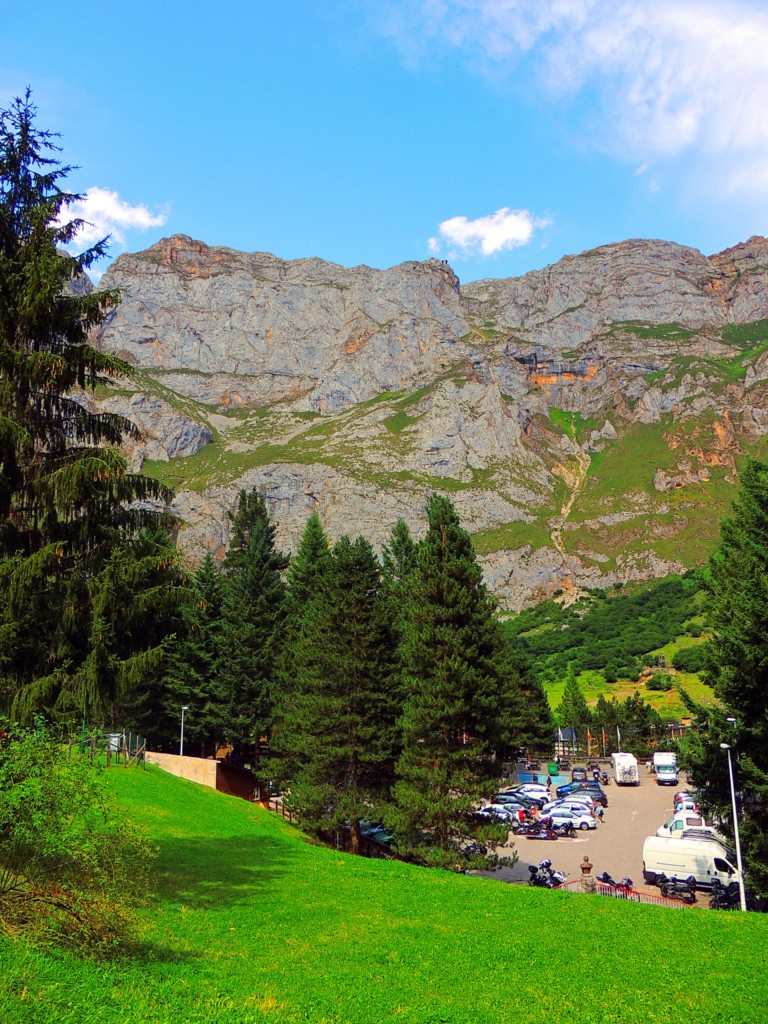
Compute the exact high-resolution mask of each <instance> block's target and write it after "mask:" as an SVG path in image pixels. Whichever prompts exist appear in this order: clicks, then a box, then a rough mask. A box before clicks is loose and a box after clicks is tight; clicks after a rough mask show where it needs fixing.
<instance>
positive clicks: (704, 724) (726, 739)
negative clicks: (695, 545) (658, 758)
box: [681, 459, 768, 895]
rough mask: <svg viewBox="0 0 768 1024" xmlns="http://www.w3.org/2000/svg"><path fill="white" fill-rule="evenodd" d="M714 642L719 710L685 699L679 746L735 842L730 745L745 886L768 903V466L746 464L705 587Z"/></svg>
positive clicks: (711, 669) (711, 667) (711, 655)
mask: <svg viewBox="0 0 768 1024" xmlns="http://www.w3.org/2000/svg"><path fill="white" fill-rule="evenodd" d="M705 586H706V590H707V592H708V619H709V624H710V626H711V628H712V631H713V635H712V639H711V640H710V642H709V644H708V660H709V663H708V668H707V680H708V681H709V682H710V683H711V685H712V686H713V687H714V690H715V694H716V696H717V697H718V700H719V702H720V704H719V706H715V707H711V706H710V707H708V706H706V705H702V704H697V703H696V702H695V701H693V700H691V699H690V698H689V697H687V695H686V703H687V704H688V707H689V710H690V711H691V713H692V714H693V716H694V719H695V724H696V726H697V728H696V730H695V731H694V732H692V733H691V734H689V735H688V737H687V738H686V739H685V741H684V743H683V746H682V752H681V753H682V763H683V764H684V765H685V766H686V767H687V768H688V770H689V771H690V772H691V773H692V774H693V778H694V782H695V785H696V786H697V787H698V788H699V790H700V792H701V794H702V799H703V803H704V807H705V809H706V810H707V811H708V812H709V813H711V814H712V815H713V816H714V817H715V818H716V820H717V821H718V822H720V824H721V827H722V829H723V831H724V832H725V833H726V834H727V835H728V837H729V838H732V837H733V814H732V811H731V794H730V782H729V778H728V763H727V752H726V751H725V750H724V749H723V748H722V747H721V744H723V743H725V744H728V745H729V746H730V748H731V750H730V754H731V758H732V761H733V766H734V772H735V785H736V787H737V789H738V791H739V797H740V799H739V803H738V812H739V815H740V832H741V842H742V850H743V855H744V864H745V871H746V875H747V882H748V884H749V886H750V888H751V889H752V890H753V891H754V892H755V893H757V894H761V895H768V465H766V464H765V463H763V462H760V461H758V460H757V459H748V460H747V462H746V465H745V466H744V469H743V470H742V473H741V479H740V486H739V494H738V499H737V501H736V502H735V503H734V506H733V513H732V514H731V515H730V516H728V517H727V518H726V519H724V520H723V521H722V523H721V526H720V545H719V547H718V549H717V551H716V552H715V553H714V555H713V556H712V557H711V559H710V561H709V571H708V574H707V577H706V579H705Z"/></svg>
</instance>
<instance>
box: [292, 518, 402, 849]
mask: <svg viewBox="0 0 768 1024" xmlns="http://www.w3.org/2000/svg"><path fill="white" fill-rule="evenodd" d="M291 642H292V647H293V654H292V664H293V666H294V668H295V672H296V676H295V679H294V683H293V686H292V688H291V689H290V691H289V692H288V693H287V694H286V695H285V700H284V704H283V715H282V720H281V723H280V730H279V733H278V735H277V737H276V740H277V742H278V743H279V749H280V751H281V753H282V754H283V755H284V758H285V761H286V765H287V766H288V768H289V771H290V787H291V789H290V797H289V802H290V805H291V806H292V807H293V808H295V809H296V811H297V812H298V813H299V815H300V817H301V820H302V821H303V822H304V824H305V825H307V826H308V827H310V828H312V829H314V830H318V831H320V830H323V831H337V830H340V829H343V828H344V827H345V823H346V822H349V823H350V825H351V834H352V850H353V852H357V851H358V850H359V846H360V820H361V819H362V818H369V817H371V816H373V815H376V813H377V811H376V808H377V806H378V805H380V804H381V802H382V801H386V800H387V799H388V797H389V791H390V788H391V784H392V780H393V772H394V762H395V759H396V756H397V751H398V736H399V733H398V729H397V718H398V715H399V713H400V707H401V702H400V694H399V693H398V690H397V685H396V675H395V663H394V646H395V645H394V637H393V632H392V622H391V618H390V605H389V602H388V601H386V600H385V599H384V598H383V596H382V593H381V578H380V569H379V564H378V561H377V559H376V556H375V554H374V552H373V549H372V548H371V546H370V544H369V543H368V541H366V540H364V539H363V538H362V537H359V538H358V539H357V540H356V541H354V543H352V542H350V541H349V539H348V538H346V537H342V538H341V540H339V542H338V543H337V544H336V546H335V547H334V549H333V553H332V557H331V558H330V559H329V560H328V562H327V564H326V565H325V569H324V571H323V573H322V575H321V576H319V577H316V578H315V589H314V593H313V595H312V597H311V599H310V600H309V601H308V603H307V605H306V606H305V613H304V615H303V617H302V619H301V621H300V623H299V624H298V627H297V629H296V631H295V633H294V634H293V636H292V641H291Z"/></svg>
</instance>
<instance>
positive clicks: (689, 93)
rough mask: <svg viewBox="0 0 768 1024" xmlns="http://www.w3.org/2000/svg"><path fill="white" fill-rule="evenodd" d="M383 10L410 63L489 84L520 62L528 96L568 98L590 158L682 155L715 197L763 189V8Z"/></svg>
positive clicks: (684, 2)
mask: <svg viewBox="0 0 768 1024" xmlns="http://www.w3.org/2000/svg"><path fill="white" fill-rule="evenodd" d="M388 10H389V14H390V16H389V20H388V22H387V24H386V26H385V31H387V32H388V33H389V34H390V35H391V36H392V37H393V38H394V39H395V40H396V42H397V43H398V45H399V46H401V48H402V49H403V51H404V52H405V53H406V54H407V57H408V59H409V60H415V59H417V58H418V56H419V54H420V55H421V56H422V57H424V56H425V55H427V54H429V55H434V54H439V53H440V52H444V51H445V50H454V51H459V52H460V53H462V54H463V55H464V57H465V60H466V62H467V64H468V66H469V67H470V68H471V69H472V70H473V71H478V72H480V73H487V74H494V75H498V74H499V73H505V72H512V71H513V70H514V69H515V67H516V66H517V65H519V64H520V63H521V62H525V65H526V67H525V71H526V81H527V86H528V91H529V93H530V90H531V89H538V90H539V93H540V94H541V93H542V92H544V93H545V94H546V93H547V92H548V93H549V94H550V95H552V94H556V95H559V96H560V97H561V98H567V99H569V100H570V101H571V103H572V105H573V114H574V117H575V118H579V117H582V118H583V122H582V124H583V131H584V134H585V135H586V136H587V140H588V142H590V143H591V144H592V145H593V147H595V148H597V149H600V150H603V151H605V152H610V153H612V154H613V155H614V156H618V157H620V158H622V159H630V160H633V161H649V160H653V159H655V158H669V157H675V156H678V155H682V154H685V153H691V154H693V155H694V156H695V157H696V158H697V159H698V160H700V161H703V162H704V163H705V164H706V165H707V168H708V170H709V171H710V172H712V171H714V172H715V173H716V174H717V175H718V187H719V188H721V189H725V190H732V191H737V190H749V189H758V190H761V189H764V187H765V176H766V172H765V170H764V167H765V166H766V164H767V163H768V103H766V97H767V96H768V60H766V56H765V55H766V53H768V7H766V4H765V2H764V0H391V2H390V4H389V7H388ZM581 104H583V105H584V106H583V108H582V106H581ZM735 166H738V168H739V170H738V172H732V170H731V169H732V168H733V167H735Z"/></svg>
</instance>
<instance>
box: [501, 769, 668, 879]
mask: <svg viewBox="0 0 768 1024" xmlns="http://www.w3.org/2000/svg"><path fill="white" fill-rule="evenodd" d="M685 788H686V787H685V783H684V782H682V781H681V783H680V785H678V786H659V785H658V783H657V782H656V780H655V779H654V778H653V777H652V776H645V775H643V776H641V779H640V785H639V786H617V785H616V784H615V782H614V781H613V780H611V782H610V784H609V785H608V786H606V787H605V794H606V796H607V797H608V807H607V808H606V811H605V817H604V819H603V823H602V825H600V824H598V826H597V828H596V829H594V830H592V831H589V832H579V835H578V837H577V838H576V839H557V840H554V841H552V840H542V839H526V838H525V837H523V836H514V835H512V834H511V833H510V837H509V838H510V847H513V848H514V849H515V851H516V852H517V855H518V857H519V858H520V859H519V861H518V863H517V864H516V865H515V866H514V868H512V869H504V870H502V871H497V872H493V873H492V877H495V878H499V879H502V880H504V881H524V880H525V881H527V879H528V865H529V864H538V863H539V861H540V860H542V859H543V858H544V857H549V859H550V860H551V861H552V866H553V867H555V868H556V869H557V870H558V871H564V872H566V873H567V875H568V878H569V879H573V878H580V877H581V870H580V868H579V865H580V864H581V861H582V858H583V857H584V854H588V855H589V859H590V860H591V861H592V863H593V864H594V868H593V874H597V873H598V872H600V871H607V872H608V873H609V874H611V875H613V877H614V878H615V879H619V878H621V877H622V876H624V875H628V876H629V877H630V878H631V879H632V880H633V881H634V883H635V888H639V889H642V888H648V886H646V885H645V884H644V882H643V840H644V839H645V837H646V836H650V835H654V833H655V832H656V829H657V828H658V827H659V825H661V824H663V823H664V822H665V821H667V820H668V819H669V818H670V817H671V816H672V810H673V808H672V798H673V796H674V795H675V793H676V792H677V790H678V789H685ZM506 849H508V847H499V850H498V852H499V853H502V854H503V853H504V851H505V850H506Z"/></svg>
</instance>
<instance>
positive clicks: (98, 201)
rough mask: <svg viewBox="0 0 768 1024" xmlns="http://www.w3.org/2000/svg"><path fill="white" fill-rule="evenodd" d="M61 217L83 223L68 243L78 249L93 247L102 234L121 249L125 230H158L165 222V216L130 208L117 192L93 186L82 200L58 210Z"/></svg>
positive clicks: (124, 241) (144, 208)
mask: <svg viewBox="0 0 768 1024" xmlns="http://www.w3.org/2000/svg"><path fill="white" fill-rule="evenodd" d="M62 218H63V219H66V220H74V219H82V220H83V221H84V222H85V223H84V224H83V226H82V228H81V229H80V231H79V232H78V233H77V236H76V238H75V239H74V241H73V243H72V244H73V246H75V247H78V248H82V247H84V246H86V247H87V246H89V245H93V243H94V242H97V241H98V240H99V239H100V238H103V237H104V236H105V235H110V236H111V241H112V242H113V243H115V244H116V245H117V246H120V247H121V248H122V247H124V246H125V244H126V234H125V233H126V232H127V231H147V230H148V229H149V228H157V227H161V226H162V225H163V224H165V222H166V220H167V219H168V217H167V214H166V213H162V212H161V213H152V212H151V211H150V210H149V209H148V208H147V207H146V206H144V205H143V204H141V203H139V204H138V205H136V206H131V204H130V203H126V202H125V201H124V200H123V199H121V198H120V196H119V195H118V193H117V192H112V191H111V190H110V189H107V188H97V187H93V188H89V189H88V190H87V191H86V193H85V198H84V199H80V200H78V201H77V202H74V203H72V205H71V206H69V207H67V209H66V210H65V211H62Z"/></svg>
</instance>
